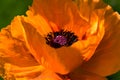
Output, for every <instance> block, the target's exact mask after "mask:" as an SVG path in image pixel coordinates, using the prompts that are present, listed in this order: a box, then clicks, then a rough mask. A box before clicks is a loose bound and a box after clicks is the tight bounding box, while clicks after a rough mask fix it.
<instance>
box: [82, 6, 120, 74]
mask: <svg viewBox="0 0 120 80" xmlns="http://www.w3.org/2000/svg"><path fill="white" fill-rule="evenodd" d="M104 25H105V35H104V37H103V39H102V41H101V43H100V45H99V46H98V48H97V50H96V52H95V54H94V56H93V57H92V58H91V59H90V61H88V62H85V63H84V64H83V66H82V68H83V69H85V70H87V71H89V72H93V73H96V74H99V75H101V76H108V75H111V74H113V73H116V72H117V71H119V70H120V51H119V48H120V42H119V41H120V37H119V36H120V31H119V29H120V15H119V14H118V13H117V12H113V10H112V9H111V8H110V6H108V7H107V8H106V12H105V23H104Z"/></svg>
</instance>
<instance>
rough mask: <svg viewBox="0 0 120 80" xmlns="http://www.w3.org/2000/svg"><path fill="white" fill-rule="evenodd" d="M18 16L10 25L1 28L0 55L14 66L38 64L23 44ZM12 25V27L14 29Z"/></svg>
mask: <svg viewBox="0 0 120 80" xmlns="http://www.w3.org/2000/svg"><path fill="white" fill-rule="evenodd" d="M20 18H21V17H16V18H15V19H14V20H13V22H12V24H11V25H9V26H8V27H6V28H3V29H2V30H1V32H0V42H1V43H0V57H2V58H3V59H4V60H5V62H8V63H11V64H14V65H16V66H21V67H25V66H34V65H38V63H37V62H36V60H35V59H34V58H33V57H32V56H31V53H30V52H29V51H28V49H27V47H26V45H25V44H24V43H25V42H24V39H23V36H22V35H23V34H22V30H21V23H20ZM13 24H14V25H13ZM12 27H14V29H15V30H14V29H13V28H12ZM16 30H17V31H16ZM12 31H13V32H12ZM13 33H14V34H13ZM18 38H19V39H18ZM18 61H19V63H18Z"/></svg>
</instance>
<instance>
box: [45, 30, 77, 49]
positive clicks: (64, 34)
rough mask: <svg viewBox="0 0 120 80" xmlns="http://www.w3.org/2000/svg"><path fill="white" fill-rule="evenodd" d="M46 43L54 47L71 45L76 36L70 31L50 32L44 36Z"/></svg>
mask: <svg viewBox="0 0 120 80" xmlns="http://www.w3.org/2000/svg"><path fill="white" fill-rule="evenodd" d="M45 39H46V43H47V44H48V45H50V46H51V47H54V48H60V47H62V46H66V47H68V46H71V45H72V44H73V43H74V42H76V41H78V37H77V36H76V35H74V33H72V32H70V31H63V30H61V31H59V32H53V33H52V32H50V33H48V35H47V36H46V37H45Z"/></svg>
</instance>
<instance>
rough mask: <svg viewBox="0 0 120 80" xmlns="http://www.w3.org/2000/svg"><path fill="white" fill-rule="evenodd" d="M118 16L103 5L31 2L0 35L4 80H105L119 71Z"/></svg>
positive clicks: (98, 0) (95, 1)
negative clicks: (27, 8) (66, 77)
mask: <svg viewBox="0 0 120 80" xmlns="http://www.w3.org/2000/svg"><path fill="white" fill-rule="evenodd" d="M119 27H120V15H119V14H118V13H117V12H114V11H113V10H112V9H111V7H110V6H109V5H106V4H105V3H104V2H103V1H102V0H33V5H32V7H30V9H29V10H28V11H27V16H17V17H15V18H14V20H13V21H12V22H11V24H10V25H8V26H7V27H6V28H4V29H2V30H1V32H0V60H1V61H0V70H1V71H0V73H1V76H4V78H6V79H7V80H9V79H14V78H15V79H16V80H62V78H61V77H60V76H58V75H57V74H60V75H66V74H68V73H69V77H70V78H71V79H72V80H86V79H89V80H105V76H108V75H111V74H113V73H115V72H117V71H119V70H120V51H119V47H120V43H119V40H120V37H119V35H120V32H119V31H118V30H119Z"/></svg>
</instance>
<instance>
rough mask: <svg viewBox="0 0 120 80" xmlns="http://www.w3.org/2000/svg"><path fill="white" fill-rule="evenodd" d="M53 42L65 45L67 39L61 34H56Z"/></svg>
mask: <svg viewBox="0 0 120 80" xmlns="http://www.w3.org/2000/svg"><path fill="white" fill-rule="evenodd" d="M53 42H54V43H58V44H60V45H61V46H63V45H65V44H66V43H67V39H66V37H65V36H63V35H58V36H56V37H55V39H54V40H53Z"/></svg>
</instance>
